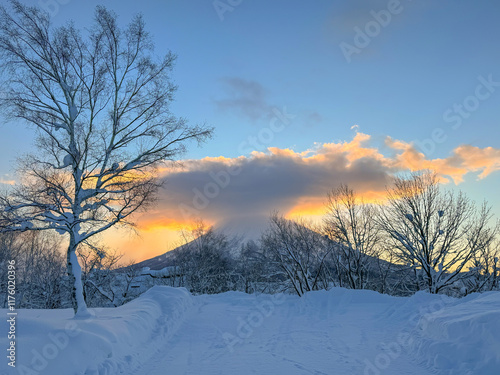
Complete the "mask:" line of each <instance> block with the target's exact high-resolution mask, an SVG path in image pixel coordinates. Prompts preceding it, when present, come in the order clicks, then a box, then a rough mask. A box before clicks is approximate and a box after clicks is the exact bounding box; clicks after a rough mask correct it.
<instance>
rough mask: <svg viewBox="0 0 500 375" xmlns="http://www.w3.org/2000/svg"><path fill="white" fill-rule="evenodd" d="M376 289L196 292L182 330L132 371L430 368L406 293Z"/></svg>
mask: <svg viewBox="0 0 500 375" xmlns="http://www.w3.org/2000/svg"><path fill="white" fill-rule="evenodd" d="M374 295H375V294H374V293H370V292H367V293H365V292H363V291H360V292H358V293H357V294H353V293H346V292H345V291H344V290H339V291H338V292H336V293H332V292H330V293H329V294H328V295H327V296H326V295H322V293H321V292H317V293H314V294H311V295H306V296H305V297H303V298H301V299H299V298H290V297H287V298H286V300H285V299H279V298H278V299H277V298H273V297H272V296H261V297H259V298H256V297H254V296H250V295H244V294H241V293H226V294H223V295H216V296H201V297H196V299H197V302H198V303H197V304H196V306H195V307H194V308H193V309H192V310H191V311H190V312H189V313H188V314H187V315H186V316H185V317H184V319H185V320H184V322H183V323H182V325H181V326H180V327H179V329H178V330H177V332H176V333H175V334H174V335H173V336H172V337H171V338H170V339H169V340H168V342H166V343H165V345H164V346H163V347H161V348H158V352H157V353H155V354H154V355H153V357H152V358H150V359H149V360H148V361H147V363H146V364H145V365H144V366H141V368H140V369H138V370H137V371H135V372H133V373H132V374H130V375H142V374H149V375H166V374H175V375H177V374H193V375H211V374H287V375H288V374H316V375H324V374H328V375H331V374H346V375H350V374H367V375H381V374H397V375H403V374H418V375H426V374H430V372H429V370H427V369H425V368H423V367H421V366H419V365H418V364H417V363H414V362H413V360H412V358H411V357H412V355H411V349H410V347H411V346H409V345H408V343H409V341H410V340H411V338H412V335H413V331H412V329H413V327H414V323H415V322H414V320H412V319H411V315H410V312H408V313H406V312H405V309H404V301H405V299H398V298H392V297H388V296H380V295H375V297H376V298H374V297H373V296H374ZM325 297H326V298H325ZM413 310H414V309H413ZM413 316H414V315H413Z"/></svg>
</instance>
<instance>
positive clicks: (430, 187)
mask: <svg viewBox="0 0 500 375" xmlns="http://www.w3.org/2000/svg"><path fill="white" fill-rule="evenodd" d="M387 197H388V198H387V200H386V201H384V202H383V203H377V204H375V203H367V202H364V201H363V199H362V198H361V197H360V196H358V195H357V194H356V192H355V191H354V190H352V189H351V188H349V187H348V186H347V185H341V186H339V187H338V188H336V189H334V190H332V191H331V192H330V193H329V194H328V197H327V213H326V215H325V217H324V218H323V221H322V222H321V223H311V222H308V221H306V220H303V219H297V220H290V219H287V218H285V217H284V216H283V215H281V214H279V213H278V212H276V213H273V214H272V215H271V217H270V226H269V229H268V230H267V231H266V232H265V233H263V234H262V236H261V238H260V240H259V241H257V242H255V241H247V242H243V241H241V240H240V239H238V238H232V237H230V236H228V235H226V234H224V233H220V232H218V231H216V230H215V229H214V228H211V227H207V226H205V225H204V224H203V223H202V222H199V223H198V224H197V226H196V227H195V229H194V230H192V231H190V232H186V233H184V235H183V237H184V243H183V245H182V246H180V247H179V248H178V249H177V250H175V251H174V252H173V253H172V256H171V257H170V258H169V263H168V265H169V266H168V267H166V268H165V269H163V270H148V269H142V268H141V267H137V266H134V265H131V264H129V265H124V264H123V263H121V262H120V258H121V257H120V255H117V254H115V253H113V252H111V251H109V250H107V249H106V248H104V247H98V246H82V247H80V248H79V250H78V253H79V259H80V263H81V266H82V271H83V274H82V283H83V285H84V297H85V300H86V303H87V305H89V306H94V307H95V306H118V305H121V304H123V303H125V302H127V301H129V300H131V299H132V298H135V297H136V296H137V295H138V294H140V293H141V292H142V291H144V290H146V289H147V288H148V287H150V286H153V285H158V284H160V285H170V286H174V287H186V288H188V289H189V290H190V291H191V292H192V293H194V294H215V293H223V292H227V291H231V290H235V291H242V292H245V293H277V292H286V293H293V294H297V295H299V296H302V295H303V294H305V293H306V292H309V291H313V290H321V289H330V288H332V287H344V288H349V289H371V290H375V291H378V292H380V293H387V294H391V295H409V294H412V293H415V292H417V291H419V290H426V291H428V292H429V293H445V294H448V295H452V296H457V297H459V296H464V295H467V294H469V293H473V292H484V291H490V290H499V282H500V269H499V262H498V255H499V241H498V229H499V226H498V223H497V222H496V221H495V220H494V218H493V216H492V214H491V209H490V207H489V206H488V205H487V204H486V203H484V204H482V205H481V206H479V207H478V206H476V205H475V204H474V203H473V202H472V201H471V200H470V199H469V198H468V197H466V196H465V195H464V194H463V193H453V192H451V191H447V190H445V189H444V188H443V185H442V184H440V183H439V181H438V177H437V176H436V175H433V174H429V173H422V174H412V175H411V176H409V177H399V178H396V179H395V180H394V183H393V184H392V186H391V187H390V188H389V189H388V194H387ZM61 248H62V247H61V239H60V236H57V235H50V234H47V233H44V232H29V231H28V232H24V233H7V234H2V235H1V236H0V273H1V274H0V280H1V281H0V282H1V283H2V288H1V290H2V291H5V290H7V289H6V287H5V286H6V285H3V284H5V283H6V281H7V278H6V275H5V272H6V270H7V267H5V266H4V265H5V263H6V262H7V261H8V260H9V259H16V261H17V268H18V279H17V290H18V296H19V298H18V307H20V308H64V307H71V306H72V305H71V287H70V285H69V280H68V276H67V273H66V269H65V268H66V265H65V259H64V257H63V255H62V252H61V251H59V250H58V249H61ZM1 297H2V301H3V305H4V306H5V305H6V295H5V293H4V294H2V296H1Z"/></svg>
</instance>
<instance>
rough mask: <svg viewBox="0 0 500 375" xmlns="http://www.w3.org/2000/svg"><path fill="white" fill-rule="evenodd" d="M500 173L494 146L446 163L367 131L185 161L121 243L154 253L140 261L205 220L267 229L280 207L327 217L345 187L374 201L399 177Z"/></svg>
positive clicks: (453, 179)
mask: <svg viewBox="0 0 500 375" xmlns="http://www.w3.org/2000/svg"><path fill="white" fill-rule="evenodd" d="M383 146H385V148H383ZM382 149H383V150H384V153H383V152H382ZM498 169H500V150H498V149H495V148H491V147H487V148H483V149H482V148H478V147H474V146H470V145H462V146H459V147H457V148H455V149H454V150H453V151H452V152H451V154H450V156H448V157H447V158H435V159H432V158H426V157H425V155H424V154H422V153H421V152H419V151H418V150H416V149H415V147H414V145H413V144H412V143H408V142H405V141H401V140H394V139H392V138H390V137H386V139H385V144H384V145H375V144H374V142H373V141H372V137H371V136H370V135H368V134H364V133H361V132H356V134H355V135H354V136H353V138H352V140H350V141H344V142H331V143H324V144H319V145H316V146H315V147H313V148H311V149H309V150H305V151H295V150H292V149H280V148H277V147H270V148H268V150H267V151H266V152H253V153H252V154H251V155H249V156H240V157H236V158H227V157H222V156H221V157H210V158H208V157H207V158H203V159H200V160H185V161H184V162H182V166H180V165H175V166H174V167H173V168H172V169H169V168H164V169H163V170H162V171H161V173H160V178H162V179H163V180H164V182H165V185H164V188H163V189H162V190H161V191H160V195H159V200H158V202H157V203H156V204H155V206H154V207H152V209H150V210H149V211H148V213H147V215H142V216H138V217H137V224H138V225H137V228H136V229H137V231H138V233H139V235H140V236H139V238H140V240H137V239H136V240H133V241H129V240H127V241H119V242H120V244H121V246H122V247H123V248H125V249H130V250H132V247H133V248H135V249H137V248H147V251H145V252H135V256H136V259H137V260H141V259H144V258H147V257H148V256H153V255H156V254H159V253H161V252H162V251H166V250H168V249H169V248H173V247H176V246H178V245H179V232H180V231H181V230H182V229H189V228H192V226H193V223H194V221H196V220H198V219H203V220H204V221H205V222H206V223H207V224H210V225H215V226H217V227H222V228H226V227H228V226H229V227H231V225H236V223H238V222H240V221H241V222H244V223H245V224H244V225H243V227H244V228H243V229H245V230H249V231H251V230H252V228H251V226H252V225H255V226H256V227H258V228H257V229H258V230H262V228H263V227H262V225H263V224H262V223H264V224H265V222H266V218H267V217H268V215H269V214H270V213H271V212H272V211H273V210H278V211H280V212H282V213H284V214H286V215H287V216H288V217H290V218H297V217H306V218H320V217H321V215H322V214H323V213H324V209H325V207H324V204H325V198H326V195H327V193H328V192H329V191H330V190H331V189H333V188H335V187H337V186H338V185H339V184H341V183H346V184H348V185H350V186H351V187H352V188H354V189H355V190H356V191H357V192H359V194H360V195H361V196H362V197H363V199H364V200H365V201H366V202H374V201H379V200H382V199H383V198H384V196H385V192H386V187H387V185H388V184H390V181H391V178H392V177H393V176H394V175H395V174H396V173H400V172H405V171H406V172H408V171H418V170H432V171H435V172H437V173H438V174H439V175H440V176H441V177H442V179H443V182H447V183H454V184H460V183H461V182H463V181H464V180H465V177H466V175H467V174H469V173H470V174H476V175H477V178H480V179H482V178H486V177H487V176H489V175H490V174H491V173H493V172H495V171H497V170H498ZM239 229H241V228H237V230H239ZM155 246H157V247H158V248H157V251H156V252H155ZM127 251H128V250H125V252H127ZM146 254H147V255H146Z"/></svg>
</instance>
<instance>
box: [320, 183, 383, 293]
mask: <svg viewBox="0 0 500 375" xmlns="http://www.w3.org/2000/svg"><path fill="white" fill-rule="evenodd" d="M375 212H376V209H375V207H374V206H373V205H371V204H367V203H365V202H364V201H363V200H362V199H361V198H359V197H358V196H357V195H356V193H355V192H354V190H352V189H351V188H349V186H347V185H341V186H340V187H338V188H337V189H334V190H332V191H331V192H330V193H328V201H327V213H326V216H325V219H324V223H325V226H324V231H325V233H326V235H327V236H328V237H329V238H330V239H331V240H332V241H334V242H336V243H337V244H338V245H339V246H338V247H337V250H338V251H334V252H332V253H331V255H332V256H334V257H335V261H336V262H335V263H336V264H337V265H338V272H339V273H340V274H345V275H346V278H347V283H348V285H349V287H350V288H352V289H364V288H366V287H367V283H368V281H369V279H368V278H369V276H370V272H371V269H372V268H374V267H375V266H376V264H375V262H376V259H377V257H378V256H379V253H378V251H379V249H378V247H377V245H378V242H379V240H380V235H379V227H378V226H377V225H376V223H375V221H374V220H373V218H374V216H375Z"/></svg>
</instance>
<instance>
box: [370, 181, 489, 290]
mask: <svg viewBox="0 0 500 375" xmlns="http://www.w3.org/2000/svg"><path fill="white" fill-rule="evenodd" d="M491 216H492V215H491V213H490V208H489V207H488V206H487V205H486V204H483V206H482V207H481V208H479V209H477V208H476V207H475V205H474V204H473V203H472V202H471V201H470V200H469V199H468V198H467V197H466V196H465V195H464V194H463V193H459V194H456V195H455V194H453V193H451V192H445V191H443V190H442V187H441V186H440V184H439V182H438V177H437V176H436V175H435V174H430V173H420V174H413V175H411V176H410V177H409V178H402V177H399V178H396V179H395V181H394V186H393V187H392V188H391V189H390V190H389V192H388V202H387V204H386V205H385V206H384V207H383V208H382V210H381V211H380V214H379V216H378V218H377V222H378V224H379V225H380V227H381V228H382V229H383V230H384V231H385V232H386V233H387V235H388V236H389V239H390V241H389V243H390V244H391V245H392V246H393V247H394V251H395V254H396V256H397V257H398V260H399V261H400V262H402V263H403V264H406V265H410V266H412V267H413V269H414V272H415V277H416V280H417V283H418V284H419V287H420V285H421V284H424V285H423V287H424V288H426V289H427V290H428V291H429V292H430V293H438V292H440V291H441V290H442V289H443V288H446V287H448V286H450V285H451V284H453V283H454V282H455V281H457V280H458V279H461V278H462V277H465V273H463V272H462V271H463V270H464V267H466V266H467V265H468V264H469V262H470V261H471V260H472V259H473V257H474V256H475V254H477V253H478V252H479V251H481V250H482V249H484V248H486V247H487V246H489V244H491V242H492V241H493V240H494V238H495V235H496V233H497V227H496V226H494V225H493V226H492V225H491V223H490V219H491Z"/></svg>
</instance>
